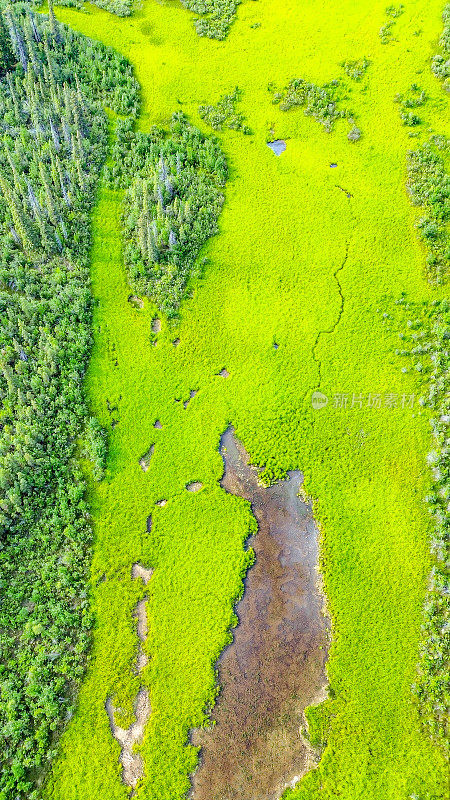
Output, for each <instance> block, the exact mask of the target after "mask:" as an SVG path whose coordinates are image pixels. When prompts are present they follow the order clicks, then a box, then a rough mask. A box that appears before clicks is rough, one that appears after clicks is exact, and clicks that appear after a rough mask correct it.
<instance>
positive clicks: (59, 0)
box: [50, 0, 134, 17]
mask: <svg viewBox="0 0 450 800" xmlns="http://www.w3.org/2000/svg"><path fill="white" fill-rule="evenodd" d="M50 1H51V0H50ZM89 2H91V3H93V5H95V6H98V7H99V8H104V9H105V11H109V12H110V14H116V16H118V17H129V16H130V14H131V13H132V11H133V4H134V3H133V0H89ZM54 5H55V6H66V7H69V8H78V9H82V8H83V3H82V2H81V0H54Z"/></svg>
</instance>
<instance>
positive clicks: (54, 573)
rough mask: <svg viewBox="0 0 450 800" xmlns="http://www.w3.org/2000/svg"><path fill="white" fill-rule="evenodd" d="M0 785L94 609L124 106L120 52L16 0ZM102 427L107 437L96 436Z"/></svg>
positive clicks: (5, 294)
mask: <svg viewBox="0 0 450 800" xmlns="http://www.w3.org/2000/svg"><path fill="white" fill-rule="evenodd" d="M0 75H1V77H0V189H1V197H0V253H1V255H0V265H1V266H0V343H1V346H0V486H1V497H0V590H1V593H2V604H1V606H0V648H1V658H0V661H1V667H0V748H1V753H2V759H1V767H0V798H2V800H17V798H23V799H24V800H25V798H26V800H32V798H34V797H36V796H37V790H36V788H35V786H36V781H37V780H38V778H37V776H39V775H41V774H42V771H43V770H44V768H45V766H46V764H47V763H48V760H49V758H51V755H52V753H51V748H52V747H53V743H54V741H55V736H56V735H57V733H58V732H59V730H60V729H61V727H62V725H63V724H64V722H65V721H66V720H67V719H68V718H69V717H70V714H71V707H72V703H73V699H74V695H75V692H76V688H77V685H78V683H79V681H80V678H81V675H82V673H83V668H84V664H85V660H86V652H87V647H88V642H89V629H90V627H91V618H90V614H89V606H88V598H87V573H88V566H89V554H90V542H91V531H90V525H89V515H88V509H87V506H86V503H85V501H84V499H83V495H84V488H85V487H84V482H83V478H82V475H81V474H80V470H79V467H78V466H77V462H76V460H75V458H74V456H75V452H76V448H77V441H78V440H79V438H80V436H82V435H83V431H86V441H87V447H88V450H90V452H91V453H92V454H93V456H94V458H95V469H96V472H97V476H99V472H100V471H101V468H102V465H103V464H104V454H103V452H102V437H101V434H99V431H98V430H96V424H95V423H94V424H93V423H92V421H91V420H90V419H89V417H88V414H87V407H86V400H85V396H84V390H83V376H84V372H85V370H86V366H87V362H88V356H89V348H90V342H91V297H90V291H89V249H90V211H91V207H92V203H93V200H94V192H95V187H96V183H97V178H98V175H99V171H100V168H101V166H102V163H103V160H104V157H105V153H106V147H107V134H108V131H107V120H106V116H105V114H104V112H103V110H102V104H106V102H107V103H108V105H109V106H112V107H113V108H114V109H115V110H116V111H117V112H120V113H122V114H126V113H127V112H128V111H130V110H131V109H135V108H136V105H137V97H138V96H137V84H136V83H135V81H134V79H133V77H132V74H131V70H130V68H129V66H128V65H127V64H126V62H124V60H123V59H122V58H121V57H120V56H118V55H116V54H114V53H113V52H112V51H109V50H107V49H106V48H104V47H103V46H102V45H99V44H95V43H93V42H91V41H90V40H88V39H84V38H83V37H81V36H78V35H77V34H74V33H73V32H71V31H70V30H68V29H67V28H65V27H64V26H62V25H60V24H58V23H57V22H56V20H55V17H54V15H53V10H52V7H51V5H50V9H49V17H44V16H42V15H35V14H34V13H32V12H31V10H30V9H29V6H28V7H27V6H20V5H17V6H15V7H14V8H13V9H8V10H5V11H4V12H3V13H0ZM103 442H104V440H103Z"/></svg>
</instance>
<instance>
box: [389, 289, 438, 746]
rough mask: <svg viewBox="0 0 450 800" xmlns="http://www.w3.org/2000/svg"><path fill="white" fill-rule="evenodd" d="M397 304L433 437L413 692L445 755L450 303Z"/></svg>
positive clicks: (405, 350)
mask: <svg viewBox="0 0 450 800" xmlns="http://www.w3.org/2000/svg"><path fill="white" fill-rule="evenodd" d="M399 304H400V305H401V306H402V308H403V309H404V311H405V315H408V320H407V333H403V332H401V333H400V334H399V335H400V339H401V342H402V350H400V351H397V352H399V354H401V355H402V356H404V357H405V356H406V357H407V358H408V359H411V360H412V363H413V368H414V369H415V370H417V371H418V372H419V373H420V374H421V375H422V376H423V378H424V390H425V396H424V397H423V398H422V399H421V402H422V404H423V405H425V406H427V407H428V408H430V409H431V411H432V419H431V424H432V429H433V435H434V449H433V450H432V451H431V452H430V453H429V454H428V457H427V460H428V463H429V465H430V466H431V469H432V476H433V483H432V486H431V487H430V491H429V492H428V495H427V498H426V499H427V502H428V506H429V509H430V513H431V515H432V517H433V520H434V532H433V536H432V539H431V549H432V553H433V555H434V558H435V564H434V566H433V569H432V572H431V576H430V584H429V590H428V597H427V601H426V604H425V622H424V625H423V634H424V636H423V644H422V652H421V656H422V660H421V669H420V675H419V678H418V680H417V684H416V686H415V691H416V694H417V696H418V699H419V702H420V708H421V712H422V717H423V719H424V720H425V724H426V725H427V727H428V729H429V731H430V734H431V735H432V736H433V737H434V738H435V739H436V741H437V742H438V743H439V745H440V746H443V747H444V748H445V749H446V751H447V753H448V747H449V728H448V724H449V718H448V709H449V708H450V676H449V674H448V663H449V659H450V631H449V626H450V603H449V598H448V585H449V563H450V561H449V556H450V552H449V544H450V542H449V540H450V537H449V522H450V517H449V508H448V501H449V487H450V450H449V442H448V424H449V421H450V420H449V417H450V414H449V410H450V409H449V390H450V386H449V370H448V365H449V363H450V305H449V302H448V301H443V302H440V301H439V300H435V301H434V302H433V303H431V304H430V303H428V302H425V303H422V304H420V305H419V304H417V303H416V304H414V303H408V302H407V301H406V299H405V298H404V297H403V298H401V300H400V301H399ZM404 369H405V370H406V368H404Z"/></svg>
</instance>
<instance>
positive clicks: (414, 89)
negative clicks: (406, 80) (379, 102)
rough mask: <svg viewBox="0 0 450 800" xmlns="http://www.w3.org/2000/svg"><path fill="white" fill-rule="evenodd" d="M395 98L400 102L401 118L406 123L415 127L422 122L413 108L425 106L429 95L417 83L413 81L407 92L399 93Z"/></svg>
mask: <svg viewBox="0 0 450 800" xmlns="http://www.w3.org/2000/svg"><path fill="white" fill-rule="evenodd" d="M394 99H395V102H396V103H399V104H400V108H401V110H400V119H401V120H402V122H403V124H404V125H407V126H408V127H414V126H416V125H420V124H421V122H422V120H421V119H420V117H418V116H417V114H415V113H414V112H413V111H411V109H416V108H420V107H421V106H424V105H425V103H426V102H427V100H428V97H427V95H426V94H425V92H424V91H423V89H421V88H420V86H418V85H417V83H413V84H412V85H411V87H410V89H409V90H408V92H407V93H406V94H397V95H396V96H395V98H394Z"/></svg>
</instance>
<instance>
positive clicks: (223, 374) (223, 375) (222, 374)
mask: <svg viewBox="0 0 450 800" xmlns="http://www.w3.org/2000/svg"><path fill="white" fill-rule="evenodd" d="M217 374H218V375H220V377H221V378H229V377H230V373H229V372H228V370H227V369H225V367H224V368H223V369H221V370H220V372H218V373H217Z"/></svg>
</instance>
